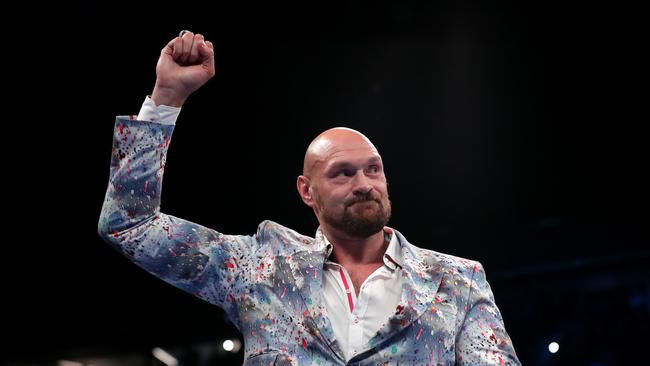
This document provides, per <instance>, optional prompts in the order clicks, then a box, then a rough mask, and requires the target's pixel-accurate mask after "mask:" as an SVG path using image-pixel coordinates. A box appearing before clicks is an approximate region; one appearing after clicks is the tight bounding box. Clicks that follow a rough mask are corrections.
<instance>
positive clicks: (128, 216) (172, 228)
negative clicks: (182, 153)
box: [98, 32, 520, 365]
mask: <svg viewBox="0 0 650 366" xmlns="http://www.w3.org/2000/svg"><path fill="white" fill-rule="evenodd" d="M156 74H157V79H156V84H155V86H154V90H153V92H152V94H151V97H147V98H146V99H145V102H144V103H143V106H142V109H141V110H140V113H139V115H138V116H137V118H133V117H118V118H117V121H116V125H115V132H114V139H113V145H114V146H113V154H112V159H111V170H110V178H109V184H108V189H107V192H106V197H105V200H104V205H103V207H102V212H101V216H100V219H99V224H98V231H99V234H100V236H101V237H102V238H104V240H106V241H107V242H108V243H110V244H111V245H113V246H114V247H115V248H117V249H118V250H119V251H121V252H122V253H124V255H126V256H127V257H128V258H129V259H130V260H132V261H134V262H135V263H136V264H138V265H139V266H141V267H142V268H144V269H146V270H147V271H149V272H150V273H152V274H154V275H155V276H157V277H160V278H161V279H163V280H165V281H167V282H169V283H171V284H172V285H174V286H176V287H178V288H180V289H183V290H185V291H187V292H189V293H191V294H193V295H195V296H198V297H199V298H202V299H204V300H206V301H208V302H210V303H212V304H215V305H217V306H220V307H221V308H223V309H224V311H225V312H226V313H227V314H228V316H229V317H230V319H231V320H232V322H233V324H235V326H236V327H237V329H239V331H240V332H241V333H242V336H243V337H244V345H245V355H244V360H245V361H244V364H245V365H312V364H315V365H348V364H349V365H352V364H354V365H378V364H382V365H383V364H391V365H392V364H395V365H397V364H404V365H453V364H457V365H477V364H481V365H520V363H519V360H518V359H517V356H516V354H515V350H514V348H513V346H512V342H511V340H510V338H509V336H508V334H507V332H506V330H505V328H504V324H503V320H502V318H501V315H500V313H499V309H498V308H497V306H496V304H495V302H494V297H493V295H492V292H491V290H490V286H489V284H488V283H487V281H486V278H485V272H484V271H483V268H482V266H481V264H480V263H478V262H475V261H471V260H467V259H463V258H458V257H454V256H450V255H446V254H442V253H437V252H434V251H431V250H425V249H421V248H418V247H416V246H414V245H412V244H410V243H409V242H408V241H407V240H406V238H405V237H404V236H403V235H402V234H401V233H400V232H398V231H397V230H395V229H391V228H389V227H387V226H386V224H387V223H388V220H389V218H390V215H391V204H390V200H389V199H388V190H387V184H386V176H385V175H384V167H383V163H382V159H381V156H380V154H379V152H378V151H377V149H376V148H375V146H374V145H373V144H372V142H371V141H370V140H369V139H368V138H367V137H366V136H364V135H363V134H361V133H360V132H358V131H355V130H352V129H349V128H344V127H338V128H333V129H329V130H327V131H325V132H323V133H321V134H320V135H319V136H317V137H316V138H315V139H314V140H313V141H312V142H311V144H310V145H309V147H308V148H307V151H306V153H305V157H304V164H303V174H302V175H300V176H299V177H298V179H297V182H296V185H297V189H298V193H299V194H300V197H301V198H302V200H303V202H304V203H305V204H306V205H307V206H309V207H311V208H312V210H313V212H314V214H315V216H316V219H317V220H318V222H319V224H320V226H319V228H318V230H317V231H316V234H315V236H314V237H313V238H312V237H308V236H304V235H301V234H299V233H297V232H295V231H293V230H291V229H289V228H286V227H284V226H281V225H279V224H277V223H274V222H271V221H264V222H262V223H261V224H260V225H259V227H258V230H257V233H255V234H254V235H225V234H222V233H220V232H217V231H215V230H213V229H210V228H206V227H204V226H201V225H198V224H195V223H192V222H189V221H187V220H183V219H180V218H177V217H174V216H171V215H167V214H164V213H161V212H160V197H161V196H160V195H161V187H162V176H163V171H164V164H165V160H166V154H167V149H168V147H169V143H170V139H171V135H172V132H173V129H174V125H175V121H176V118H177V116H178V114H179V112H180V107H181V106H182V105H183V103H184V102H185V101H186V100H187V98H188V97H189V96H190V94H192V93H193V92H194V91H196V90H197V89H198V88H200V87H201V86H202V85H203V84H205V83H206V82H207V81H208V80H209V79H210V78H211V77H212V76H213V75H214V51H213V46H212V44H211V43H210V42H209V41H206V40H204V38H203V36H202V35H200V34H196V35H195V34H193V33H191V32H184V33H182V34H181V35H180V36H179V37H176V38H174V39H173V40H171V41H170V42H169V43H168V44H167V45H166V46H165V47H164V48H163V50H162V52H161V55H160V58H159V60H158V64H157V67H156Z"/></svg>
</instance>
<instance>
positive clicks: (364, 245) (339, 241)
mask: <svg viewBox="0 0 650 366" xmlns="http://www.w3.org/2000/svg"><path fill="white" fill-rule="evenodd" d="M321 230H322V231H323V234H324V235H325V236H326V237H327V240H329V241H330V243H331V244H332V246H333V252H332V254H333V257H334V258H332V259H334V260H335V261H336V262H338V263H339V264H340V265H342V266H343V267H346V266H355V265H370V264H377V263H383V259H382V258H383V256H384V253H385V252H386V247H387V243H386V241H385V240H384V231H383V230H382V231H379V232H377V233H375V234H373V235H371V236H369V237H366V238H355V237H350V236H349V235H347V234H345V233H342V232H339V231H338V230H335V229H332V228H326V227H321Z"/></svg>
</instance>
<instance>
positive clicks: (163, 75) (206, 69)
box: [151, 32, 214, 107]
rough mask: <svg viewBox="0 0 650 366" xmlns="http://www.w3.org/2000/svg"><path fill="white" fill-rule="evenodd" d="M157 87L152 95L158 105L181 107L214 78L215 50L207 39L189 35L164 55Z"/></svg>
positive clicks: (170, 45)
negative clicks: (191, 95) (188, 98)
mask: <svg viewBox="0 0 650 366" xmlns="http://www.w3.org/2000/svg"><path fill="white" fill-rule="evenodd" d="M156 76H157V78H156V86H155V87H154V89H153V93H151V99H153V101H154V103H156V105H161V104H164V105H168V106H172V107H180V106H182V105H183V103H185V100H186V99H187V97H189V96H190V94H192V93H193V92H194V91H196V90H197V89H198V88H200V87H201V86H202V85H203V84H205V83H206V82H207V81H208V80H210V78H212V77H213V76H214V47H213V45H212V42H210V41H206V40H204V38H203V35H201V34H196V35H194V33H192V32H185V33H184V34H183V35H182V37H176V38H174V39H172V40H171V41H170V42H169V43H168V44H167V45H166V46H165V48H163V49H162V51H161V52H160V58H159V59H158V65H156Z"/></svg>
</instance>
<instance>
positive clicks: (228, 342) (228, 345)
mask: <svg viewBox="0 0 650 366" xmlns="http://www.w3.org/2000/svg"><path fill="white" fill-rule="evenodd" d="M234 348H235V342H233V341H231V340H230V339H226V340H225V341H223V349H224V350H226V351H228V352H230V351H232V350H233V349H234Z"/></svg>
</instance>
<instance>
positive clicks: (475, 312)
mask: <svg viewBox="0 0 650 366" xmlns="http://www.w3.org/2000/svg"><path fill="white" fill-rule="evenodd" d="M456 363H457V364H458V365H479V364H480V365H519V366H521V363H520V362H519V359H518V358H517V355H516V353H515V349H514V347H513V345H512V341H511V340H510V336H508V333H507V332H506V329H505V326H504V323H503V319H502V318H501V313H500V312H499V308H497V305H496V303H495V302H494V295H493V294H492V290H491V289H490V285H489V284H488V282H487V280H486V277H485V271H484V270H483V266H482V265H481V264H480V263H478V262H475V263H474V268H473V273H472V281H471V286H470V291H469V298H468V301H467V307H466V313H465V319H464V321H463V323H462V324H461V328H460V331H459V333H458V335H457V336H456Z"/></svg>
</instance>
